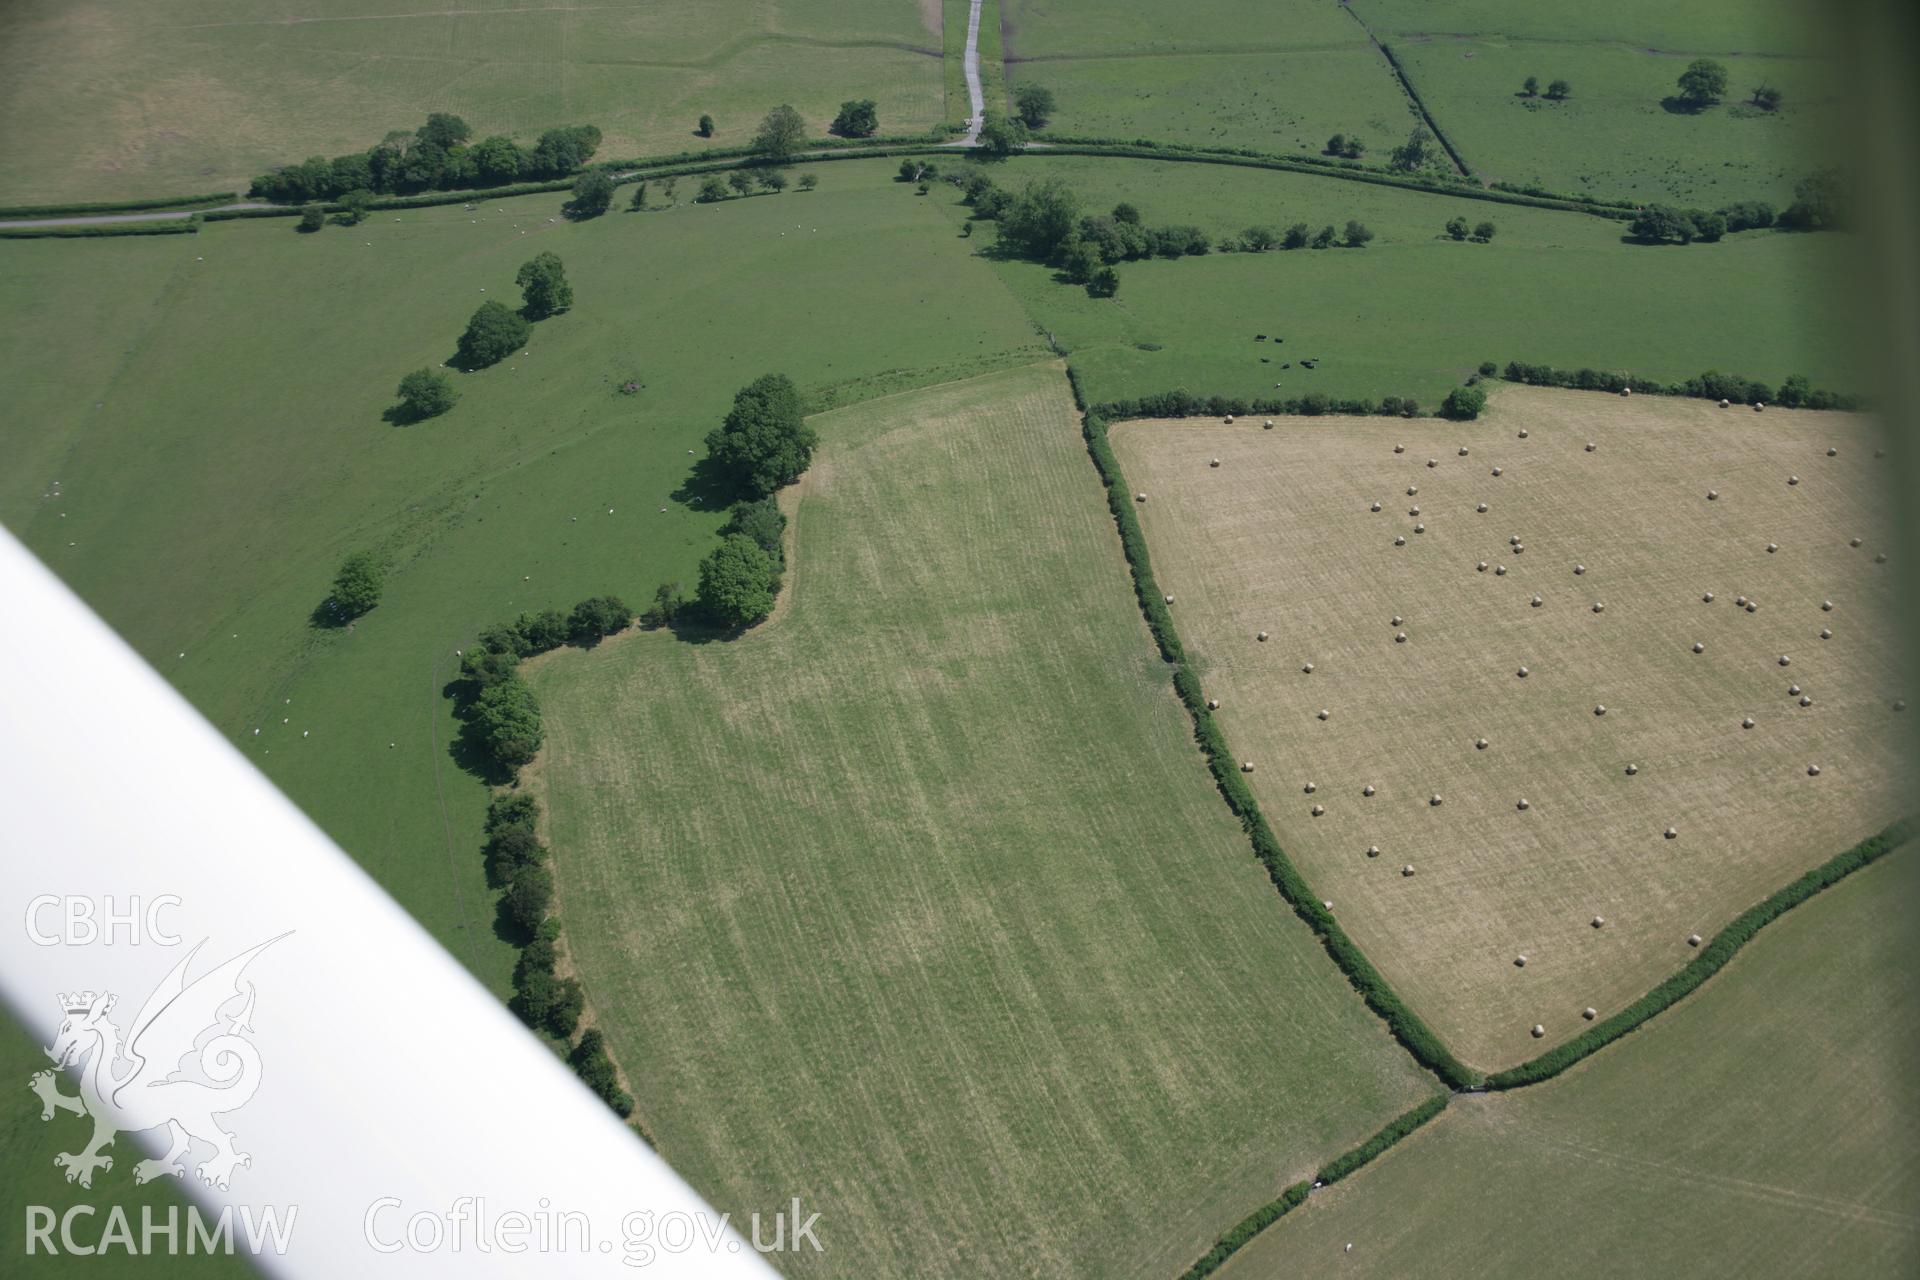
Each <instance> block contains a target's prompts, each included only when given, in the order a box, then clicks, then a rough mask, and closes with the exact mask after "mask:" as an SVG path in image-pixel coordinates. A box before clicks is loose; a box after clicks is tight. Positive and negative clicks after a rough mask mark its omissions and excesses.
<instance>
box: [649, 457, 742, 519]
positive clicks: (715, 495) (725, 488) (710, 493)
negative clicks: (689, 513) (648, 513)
mask: <svg viewBox="0 0 1920 1280" xmlns="http://www.w3.org/2000/svg"><path fill="white" fill-rule="evenodd" d="M667 496H668V497H669V498H671V499H672V500H673V501H675V502H678V503H682V504H683V505H685V506H689V507H697V508H699V509H700V510H702V511H725V510H726V509H727V508H728V507H730V506H732V505H733V504H734V503H735V502H738V501H739V500H740V499H741V497H742V496H743V495H742V494H741V492H740V486H739V485H738V484H736V483H735V482H734V480H733V477H731V476H729V475H728V474H727V473H726V472H725V471H724V470H723V469H722V468H721V467H720V465H719V464H718V463H716V462H715V461H714V460H713V455H711V454H708V455H707V456H706V457H704V458H702V459H700V460H699V461H698V462H696V463H694V464H693V467H692V469H691V470H689V471H688V472H687V478H686V479H685V480H682V481H681V482H680V487H679V488H677V489H675V490H674V491H673V492H672V493H670V494H668V495H667Z"/></svg>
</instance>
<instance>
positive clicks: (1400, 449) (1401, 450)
mask: <svg viewBox="0 0 1920 1280" xmlns="http://www.w3.org/2000/svg"><path fill="white" fill-rule="evenodd" d="M1393 451H1394V452H1395V453H1405V452H1406V451H1407V446H1405V445H1403V444H1397V445H1395V446H1393Z"/></svg>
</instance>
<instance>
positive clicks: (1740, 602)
mask: <svg viewBox="0 0 1920 1280" xmlns="http://www.w3.org/2000/svg"><path fill="white" fill-rule="evenodd" d="M1733 607H1734V608H1736V609H1744V608H1746V607H1747V598H1746V597H1745V596H1735V597H1734V598H1733Z"/></svg>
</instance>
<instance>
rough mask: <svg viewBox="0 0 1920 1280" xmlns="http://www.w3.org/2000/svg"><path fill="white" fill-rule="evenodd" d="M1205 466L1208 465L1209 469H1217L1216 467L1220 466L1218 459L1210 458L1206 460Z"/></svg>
mask: <svg viewBox="0 0 1920 1280" xmlns="http://www.w3.org/2000/svg"><path fill="white" fill-rule="evenodd" d="M1207 465H1208V466H1209V467H1217V466H1219V465H1220V459H1218V458H1210V459H1208V460H1207Z"/></svg>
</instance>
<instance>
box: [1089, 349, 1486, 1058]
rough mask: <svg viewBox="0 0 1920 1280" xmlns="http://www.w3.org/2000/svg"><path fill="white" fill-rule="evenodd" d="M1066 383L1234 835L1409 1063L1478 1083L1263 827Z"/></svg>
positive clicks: (1126, 498) (1096, 436)
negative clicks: (1236, 825)
mask: <svg viewBox="0 0 1920 1280" xmlns="http://www.w3.org/2000/svg"><path fill="white" fill-rule="evenodd" d="M1067 380H1068V383H1069V384H1070V385H1071V387H1072V389H1073V398H1074V403H1075V404H1076V405H1078V406H1079V408H1080V411H1081V434H1082V435H1083V436H1084V437H1085V439H1086V442H1087V453H1088V454H1089V455H1090V456H1091V457H1092V459H1093V465H1094V468H1095V469H1096V470H1097V471H1098V472H1099V473H1100V478H1101V480H1102V481H1103V482H1104V483H1105V485H1106V490H1107V506H1108V508H1109V509H1110V510H1111V511H1112V513H1113V520H1114V524H1115V525H1116V526H1117V527H1118V529H1119V533H1120V545H1121V549H1122V550H1123V551H1124V553H1125V554H1126V558H1127V565H1128V568H1129V569H1131V570H1132V574H1133V586H1134V594H1135V595H1136V596H1137V597H1138V599H1139V602H1140V611H1141V613H1142V614H1143V615H1144V616H1145V618H1146V622H1147V629H1148V631H1150V632H1151V633H1152V635H1153V639H1154V642H1155V644H1157V645H1158V646H1159V649H1160V656H1161V657H1162V658H1164V659H1166V661H1167V662H1168V663H1170V664H1172V666H1173V688H1174V692H1175V693H1176V694H1177V695H1178V696H1179V698H1180V701H1181V703H1182V704H1183V705H1185V707H1186V708H1187V711H1188V713H1189V714H1190V715H1191V717H1192V719H1193V736H1194V741H1195V742H1196V743H1198V744H1199V747H1200V751H1201V754H1202V755H1203V756H1205V757H1206V761H1207V768H1208V770H1209V771H1210V772H1211V773H1212V774H1213V780H1214V784H1215V786H1217V787H1218V788H1219V790H1220V794H1221V796H1222V798H1224V799H1225V800H1226V802H1227V807H1228V808H1229V809H1231V810H1232V811H1233V815H1234V816H1235V817H1236V818H1238V819H1239V820H1240V826H1241V829H1242V830H1243V831H1244V832H1246V835H1247V839H1248V840H1249V841H1250V842H1251V843H1252V845H1253V851H1254V855H1255V856H1256V857H1258V858H1259V859H1260V862H1261V865H1263V866H1264V867H1266V869H1267V875H1268V877H1269V878H1270V879H1271V880H1272V881H1273V884H1274V887H1275V888H1276V889H1278V890H1279V891H1280V896H1281V897H1282V898H1283V899H1285V900H1286V903H1287V905H1288V906H1290V907H1292V908H1293V911H1294V914H1295V915H1297V916H1299V917H1300V918H1301V919H1302V920H1303V921H1305V922H1306V924H1307V927H1308V928H1310V929H1312V930H1313V933H1314V936H1315V937H1317V938H1318V939H1319V940H1320V945H1321V946H1322V947H1323V948H1325V949H1326V952H1327V954H1328V956H1330V957H1331V958H1332V960H1333V962H1334V964H1335V965H1337V966H1338V967H1339V969H1340V971H1341V972H1342V973H1343V974H1345V975H1346V978H1347V981H1348V982H1349V983H1351V984H1352V986H1353V988H1354V990H1355V991H1357V992H1358V993H1359V994H1360V997H1361V999H1363V1000H1364V1001H1366V1004H1367V1007H1368V1008H1369V1009H1372V1010H1373V1011H1374V1013H1375V1014H1377V1015H1378V1016H1379V1017H1380V1018H1381V1019H1382V1020H1384V1021H1385V1022H1386V1024H1387V1029H1388V1030H1389V1031H1390V1032H1391V1033H1392V1034H1393V1037H1394V1039H1396V1040H1398V1041H1399V1042H1400V1045H1401V1047H1402V1048H1404V1049H1405V1050H1406V1051H1407V1052H1408V1053H1409V1054H1411V1055H1412V1056H1413V1059H1414V1061H1416V1062H1418V1063H1419V1064H1420V1065H1421V1066H1423V1067H1425V1068H1426V1069H1427V1070H1429V1071H1431V1072H1433V1073H1434V1074H1435V1075H1436V1076H1438V1077H1440V1079H1441V1080H1442V1081H1444V1082H1445V1083H1446V1084H1447V1085H1448V1086H1450V1087H1451V1088H1455V1089H1462V1088H1468V1087H1471V1086H1472V1085H1475V1084H1477V1083H1479V1079H1480V1077H1479V1075H1478V1074H1477V1073H1475V1072H1474V1071H1472V1070H1471V1069H1470V1068H1468V1067H1467V1066H1466V1065H1465V1064H1464V1063H1462V1062H1461V1061H1460V1060H1459V1059H1457V1058H1455V1057H1454V1056H1453V1054H1452V1053H1451V1052H1450V1051H1449V1050H1448V1049H1447V1047H1446V1046H1445V1045H1444V1044H1442V1043H1441V1041H1440V1038H1439V1037H1438V1036H1436V1035H1435V1034H1434V1033H1433V1031H1432V1030H1431V1029H1430V1028H1429V1027H1428V1026H1427V1025H1426V1023H1425V1022H1423V1021H1421V1019H1420V1016H1419V1015H1418V1014H1416V1013H1414V1011H1413V1010H1412V1009H1410V1008H1409V1007H1408V1006H1407V1005H1406V1003H1405V1002H1404V1001H1403V1000H1401V998H1400V996H1399V993H1397V992H1396V991H1394V989H1393V988H1392V987H1391V986H1389V985H1388V984H1387V980H1386V979H1385V978H1384V977H1382V976H1381V974H1380V971H1379V970H1377V969H1375V968H1374V967H1373V962H1372V961H1370V960H1368V959H1367V957H1366V955H1365V954H1364V953H1363V952H1362V951H1361V950H1360V948H1359V947H1358V946H1357V945H1356V944H1355V943H1354V941H1353V940H1352V939H1351V938H1349V937H1348V936H1347V933H1346V930H1344V929H1342V928H1341V927H1340V925H1339V923H1338V922H1337V921H1336V920H1335V919H1334V918H1333V913H1332V912H1330V911H1328V910H1327V909H1326V908H1325V907H1323V906H1321V905H1320V899H1319V898H1318V897H1317V896H1315V895H1314V893H1313V891H1312V890H1311V889H1309V888H1308V887H1307V882H1306V880H1305V879H1304V878H1302V876H1301V875H1300V872H1299V870H1298V869H1297V868H1295V867H1294V865H1293V862H1292V861H1291V860H1290V859H1289V858H1288V857H1287V855H1286V852H1285V851H1284V850H1283V849H1282V848H1281V847H1280V842H1279V840H1278V839H1276V838H1275V836H1274V834H1273V830H1272V829H1271V828H1270V827H1269V826H1268V825H1267V820H1266V818H1265V816H1264V815H1263V814H1262V813H1261V811H1260V806H1259V805H1258V804H1257V803H1256V802H1255V801H1254V798H1253V792H1252V791H1251V790H1250V789H1249V788H1248V787H1247V784H1246V782H1245V780H1244V779H1243V778H1242V777H1241V774H1240V771H1239V766H1238V765H1237V764H1235V763H1234V757H1233V754H1232V752H1230V751H1229V750H1228V749H1227V742H1226V738H1225V736H1224V735H1223V734H1222V733H1221V732H1220V727H1219V725H1218V724H1216V723H1215V722H1214V719H1213V713H1212V712H1211V711H1209V710H1207V703H1206V699H1205V697H1204V696H1203V695H1202V693H1201V689H1200V677H1199V675H1198V674H1197V673H1196V672H1195V671H1194V670H1193V668H1192V666H1191V665H1190V664H1189V663H1188V662H1187V660H1186V654H1185V650H1184V649H1183V647H1182V646H1181V643H1180V634H1179V632H1178V631H1177V630H1176V629H1175V628H1174V625H1173V615H1172V614H1171V613H1169V612H1168V610H1167V607H1166V605H1165V603H1164V601H1165V598H1166V597H1165V595H1164V594H1163V593H1162V592H1161V591H1160V588H1159V586H1158V585H1157V584H1156V583H1155V581H1154V577H1153V562H1152V557H1151V556H1150V555H1149V554H1148V551H1147V539H1146V535H1145V533H1144V532H1143V531H1142V530H1141V528H1140V520H1139V517H1138V516H1136V515H1135V514H1134V511H1133V493H1132V490H1130V489H1129V488H1128V487H1127V484H1126V476H1125V474H1124V473H1123V472H1122V471H1121V468H1120V460H1119V458H1118V457H1116V456H1115V454H1114V452H1113V446H1112V445H1111V444H1110V443H1109V442H1108V440H1107V422H1106V419H1105V418H1102V417H1101V416H1100V415H1099V414H1097V413H1095V412H1092V411H1090V410H1089V409H1088V408H1087V401H1086V397H1085V396H1084V395H1082V394H1081V391H1080V381H1079V378H1078V376H1077V375H1076V374H1075V373H1074V370H1073V368H1072V367H1071V366H1068V369H1067Z"/></svg>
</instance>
